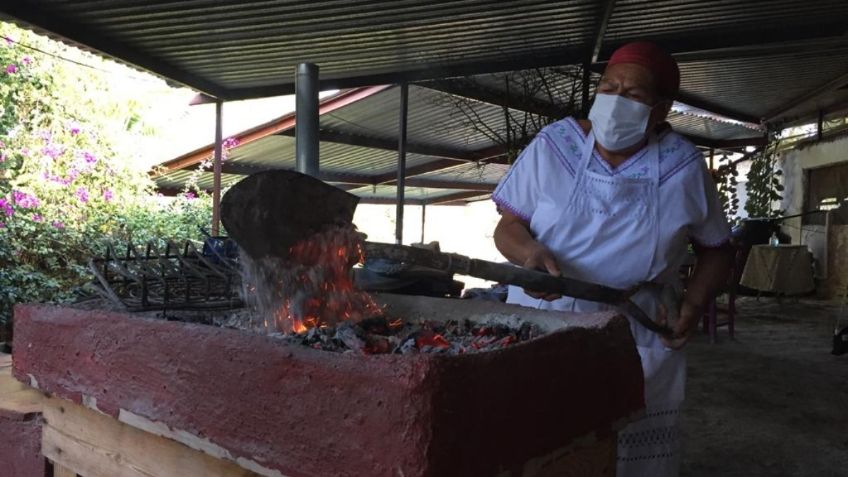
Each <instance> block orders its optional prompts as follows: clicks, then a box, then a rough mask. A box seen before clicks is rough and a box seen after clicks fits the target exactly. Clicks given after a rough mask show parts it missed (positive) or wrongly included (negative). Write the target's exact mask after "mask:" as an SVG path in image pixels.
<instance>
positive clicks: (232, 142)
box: [221, 137, 241, 149]
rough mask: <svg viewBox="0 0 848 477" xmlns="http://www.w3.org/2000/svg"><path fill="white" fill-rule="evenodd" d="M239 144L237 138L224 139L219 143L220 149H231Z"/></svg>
mask: <svg viewBox="0 0 848 477" xmlns="http://www.w3.org/2000/svg"><path fill="white" fill-rule="evenodd" d="M240 142H241V141H239V138H237V137H228V138H227V139H224V142H222V143H221V147H223V148H224V149H232V148H234V147H236V146H238V145H239V143H240Z"/></svg>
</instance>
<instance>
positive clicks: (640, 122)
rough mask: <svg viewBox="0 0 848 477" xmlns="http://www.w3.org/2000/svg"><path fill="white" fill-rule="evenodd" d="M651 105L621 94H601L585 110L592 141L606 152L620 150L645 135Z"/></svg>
mask: <svg viewBox="0 0 848 477" xmlns="http://www.w3.org/2000/svg"><path fill="white" fill-rule="evenodd" d="M651 109H652V108H651V107H650V106H648V105H645V104H642V103H640V102H638V101H633V100H632V99H627V98H625V97H624V96H619V95H615V94H601V93H598V94H597V95H596V96H595V103H594V104H593V105H592V109H591V110H589V120H590V121H592V132H594V133H595V140H596V141H598V142H599V143H600V144H601V146H604V148H605V149H606V150H608V151H621V150H623V149H627V148H628V147H631V146H633V145H634V144H636V143H638V142H639V141H641V140H642V139H644V138H645V132H646V130H647V128H648V118H649V117H650V116H651Z"/></svg>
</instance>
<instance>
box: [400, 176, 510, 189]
mask: <svg viewBox="0 0 848 477" xmlns="http://www.w3.org/2000/svg"><path fill="white" fill-rule="evenodd" d="M395 184H396V182H391V183H388V184H386V185H395ZM406 186H407V187H423V188H425V189H458V190H469V191H479V192H494V191H495V187H497V184H487V183H485V182H464V181H443V180H438V179H426V178H415V177H409V178H407V179H406Z"/></svg>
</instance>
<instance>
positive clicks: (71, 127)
mask: <svg viewBox="0 0 848 477" xmlns="http://www.w3.org/2000/svg"><path fill="white" fill-rule="evenodd" d="M80 131H82V126H80V124H79V123H78V122H76V121H71V122H69V123H68V132H70V133H71V136H76V135H77V134H79V133H80Z"/></svg>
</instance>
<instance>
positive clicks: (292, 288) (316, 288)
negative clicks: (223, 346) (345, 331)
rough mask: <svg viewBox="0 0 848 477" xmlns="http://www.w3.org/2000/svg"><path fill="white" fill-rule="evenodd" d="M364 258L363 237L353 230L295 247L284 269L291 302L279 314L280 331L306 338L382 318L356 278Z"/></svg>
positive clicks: (320, 236)
mask: <svg viewBox="0 0 848 477" xmlns="http://www.w3.org/2000/svg"><path fill="white" fill-rule="evenodd" d="M364 259H365V257H364V254H363V248H362V244H361V241H360V238H359V235H358V234H357V233H356V231H355V230H353V229H351V228H347V229H333V230H329V231H326V232H323V233H319V234H316V235H314V236H313V237H311V238H309V239H307V240H303V241H301V242H298V243H296V244H295V245H294V246H292V247H291V248H290V249H289V258H288V259H287V260H285V261H284V262H283V263H281V264H280V266H281V267H285V269H286V273H285V274H284V275H283V277H282V278H281V279H280V283H279V284H278V286H279V288H280V293H279V294H280V295H281V296H283V297H285V300H284V301H283V303H282V304H281V305H280V306H279V309H277V310H276V312H275V318H276V325H277V329H279V330H282V331H285V332H289V331H290V332H294V333H303V332H305V331H307V330H309V329H310V328H315V327H327V326H333V325H335V324H336V323H337V322H338V321H340V320H359V319H362V318H365V317H369V316H374V315H378V314H379V313H380V309H379V307H378V306H377V305H376V304H375V303H374V301H373V300H372V299H371V297H370V296H369V295H368V294H367V293H365V292H363V291H361V290H359V289H357V288H356V286H355V284H354V282H353V276H352V274H351V273H350V269H351V267H352V266H353V265H355V264H356V263H361V262H363V261H364Z"/></svg>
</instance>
